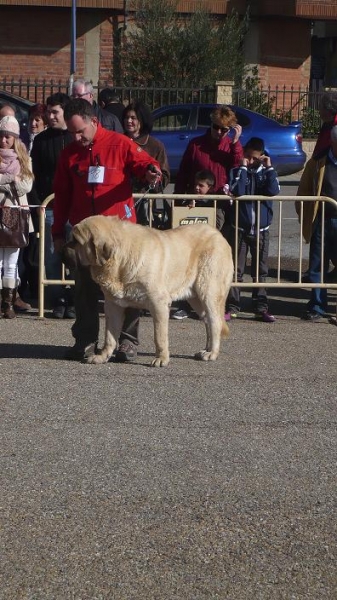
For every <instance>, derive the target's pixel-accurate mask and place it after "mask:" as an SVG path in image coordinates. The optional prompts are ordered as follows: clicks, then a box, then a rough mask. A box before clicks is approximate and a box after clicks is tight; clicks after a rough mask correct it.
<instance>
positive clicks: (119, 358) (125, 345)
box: [114, 340, 137, 363]
mask: <svg viewBox="0 0 337 600" xmlns="http://www.w3.org/2000/svg"><path fill="white" fill-rule="evenodd" d="M136 358H137V349H136V346H135V345H134V344H133V343H132V342H130V341H129V340H124V341H123V342H121V343H120V344H119V346H118V348H117V350H116V352H115V354H114V362H119V363H123V362H130V361H131V360H135V359H136Z"/></svg>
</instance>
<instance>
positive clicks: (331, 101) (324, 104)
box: [320, 92, 337, 115]
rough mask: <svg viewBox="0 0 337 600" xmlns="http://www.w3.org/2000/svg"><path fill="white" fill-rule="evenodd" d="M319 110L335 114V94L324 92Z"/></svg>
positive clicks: (336, 99)
mask: <svg viewBox="0 0 337 600" xmlns="http://www.w3.org/2000/svg"><path fill="white" fill-rule="evenodd" d="M320 108H321V109H323V110H327V111H328V112H331V113H333V114H334V115H336V114H337V92H325V93H324V94H322V96H321V100H320Z"/></svg>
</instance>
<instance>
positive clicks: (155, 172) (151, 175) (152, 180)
mask: <svg viewBox="0 0 337 600" xmlns="http://www.w3.org/2000/svg"><path fill="white" fill-rule="evenodd" d="M162 178H163V174H162V172H161V171H159V169H157V168H156V167H155V166H154V165H149V166H148V169H147V171H146V173H145V179H146V181H147V182H148V183H149V184H150V186H152V187H154V186H155V185H156V183H157V181H161V180H162Z"/></svg>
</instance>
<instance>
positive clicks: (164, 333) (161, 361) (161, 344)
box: [150, 301, 170, 367]
mask: <svg viewBox="0 0 337 600" xmlns="http://www.w3.org/2000/svg"><path fill="white" fill-rule="evenodd" d="M150 312H151V315H152V317H153V327H154V343H155V347H156V358H155V359H154V360H153V361H152V363H151V364H152V366H153V367H166V366H167V365H168V364H169V361H170V354H169V344H168V327H169V316H170V302H169V301H167V302H165V301H164V302H160V303H158V302H156V303H155V304H153V305H152V307H151V308H150Z"/></svg>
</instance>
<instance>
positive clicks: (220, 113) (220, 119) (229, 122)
mask: <svg viewBox="0 0 337 600" xmlns="http://www.w3.org/2000/svg"><path fill="white" fill-rule="evenodd" d="M211 121H212V122H213V123H215V124H216V125H220V126H221V127H234V125H236V123H237V118H236V115H235V113H234V112H233V111H232V109H231V108H229V106H226V104H223V105H222V106H217V107H216V108H214V109H213V110H212V112H211Z"/></svg>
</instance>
